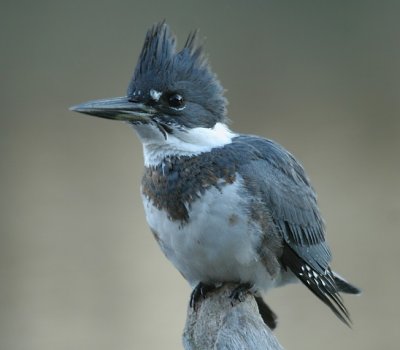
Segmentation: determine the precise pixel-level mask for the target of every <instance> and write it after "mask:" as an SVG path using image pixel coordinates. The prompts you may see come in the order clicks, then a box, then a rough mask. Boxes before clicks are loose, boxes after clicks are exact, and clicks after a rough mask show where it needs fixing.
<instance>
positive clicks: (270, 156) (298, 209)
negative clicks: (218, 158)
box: [235, 136, 331, 273]
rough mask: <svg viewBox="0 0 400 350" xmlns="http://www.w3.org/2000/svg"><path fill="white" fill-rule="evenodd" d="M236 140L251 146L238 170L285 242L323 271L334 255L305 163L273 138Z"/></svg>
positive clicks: (312, 265) (243, 137)
mask: <svg viewBox="0 0 400 350" xmlns="http://www.w3.org/2000/svg"><path fill="white" fill-rule="evenodd" d="M235 143H241V144H242V146H243V147H246V148H248V152H247V153H248V154H249V156H248V158H247V161H245V162H243V163H242V165H241V167H240V168H239V172H240V174H241V175H242V177H243V178H244V179H245V183H246V185H247V187H248V189H249V191H250V192H251V193H252V195H253V196H256V197H258V198H260V200H262V202H263V204H264V205H265V208H266V209H267V210H269V212H270V215H271V218H272V220H273V222H274V224H275V226H276V228H277V231H278V232H279V233H280V234H281V235H282V237H283V239H284V242H285V243H286V244H288V245H289V246H290V248H291V249H293V250H294V251H295V252H296V253H297V254H298V256H299V257H300V258H301V259H302V260H304V262H305V263H307V264H308V265H309V266H311V267H312V268H313V269H314V270H316V271H317V272H319V273H323V272H324V271H325V270H326V269H327V268H328V266H329V262H330V260H331V254H330V251H329V248H328V246H327V243H326V241H325V226H324V222H323V220H322V218H321V214H320V212H319V209H318V206H317V199H316V194H315V192H314V190H313V188H312V187H311V185H310V182H309V180H308V178H307V176H306V174H305V172H304V170H303V168H302V166H301V165H300V164H299V163H298V162H297V161H296V159H295V158H294V157H293V156H292V155H291V154H290V153H289V152H288V151H286V150H285V149H284V148H283V147H282V146H280V145H278V144H277V143H275V142H273V141H270V140H266V139H262V138H259V137H255V136H240V137H238V138H236V139H235ZM245 145H246V146H245ZM250 149H251V151H250Z"/></svg>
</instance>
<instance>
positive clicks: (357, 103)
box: [0, 0, 400, 350]
mask: <svg viewBox="0 0 400 350" xmlns="http://www.w3.org/2000/svg"><path fill="white" fill-rule="evenodd" d="M164 18H165V19H167V22H168V23H169V24H170V25H171V27H172V29H173V31H174V32H175V33H176V34H177V35H178V38H179V42H180V43H181V44H182V42H184V40H185V39H186V35H187V34H188V32H189V31H190V30H192V29H194V28H200V30H201V31H200V35H201V36H202V37H205V38H206V40H205V43H206V49H207V51H208V53H209V54H210V60H211V63H212V66H213V68H214V70H215V71H216V72H217V73H218V76H219V78H220V79H221V81H222V83H223V85H224V87H225V88H226V89H227V93H226V95H227V97H228V98H229V101H230V105H229V116H230V118H231V120H232V124H231V126H232V128H233V129H234V130H235V131H240V132H245V133H256V134H260V135H263V136H266V137H269V138H272V139H274V140H277V141H278V142H280V143H281V144H283V145H284V146H285V147H287V148H288V149H289V150H290V151H291V152H292V153H294V154H295V155H296V156H297V157H298V158H299V159H300V160H301V161H302V163H303V164H304V166H305V168H306V169H307V171H308V174H309V175H310V177H311V179H312V181H313V184H314V186H315V188H316V190H317V191H318V194H319V202H320V206H321V209H322V212H323V214H324V217H325V219H326V222H327V227H328V240H329V243H330V245H331V247H332V250H333V253H334V261H333V267H334V269H336V270H337V271H338V272H340V273H341V274H343V275H344V276H346V277H347V278H348V279H349V280H351V281H352V282H354V283H355V284H357V285H358V286H360V287H361V288H362V289H363V290H364V293H363V295H362V296H361V297H351V296H349V297H348V296H346V297H345V302H346V305H347V306H348V307H349V309H350V311H351V314H352V318H353V321H354V325H353V329H352V330H350V329H348V328H347V327H345V326H344V325H343V324H341V323H340V322H339V321H338V320H337V319H336V318H335V317H334V316H333V314H332V313H331V312H330V311H329V309H328V308H327V307H325V306H324V305H323V304H322V303H321V302H319V301H318V300H317V299H316V298H315V297H314V296H313V295H312V294H311V293H310V292H308V291H307V290H306V288H304V287H303V286H301V285H294V286H288V287H285V288H282V289H278V290H274V291H272V292H271V293H269V294H268V296H267V300H268V301H269V303H270V305H271V307H272V308H273V309H274V310H275V311H276V312H277V314H278V315H279V322H280V323H279V327H278V330H277V332H276V334H277V336H278V338H279V340H280V342H281V343H282V344H283V345H284V346H285V348H287V349H293V350H294V349H296V350H300V349H321V348H323V349H324V350H330V349H363V350H365V349H371V350H372V349H378V348H381V349H386V350H387V349H398V348H399V342H400V331H399V325H400V322H399V316H400V315H399V313H400V304H399V285H400V284H399V272H398V270H399V265H400V257H399V253H398V250H399V246H400V238H399V226H400V202H399V195H400V190H399V168H400V166H399V160H400V155H399V153H400V140H399V138H400V115H399V112H400V98H399V92H400V20H399V18H400V2H398V1H266V0H265V1H261V0H257V1H256V0H254V1H227V0H225V1H176V0H174V1H142V2H138V1H133V0H130V1H122V0H121V1H99V0H97V1H95V0H93V1H76V0H69V1H54V0H53V1H44V0H38V1H26V0H25V1H4V0H2V1H1V9H0V38H1V39H0V48H1V54H0V108H1V114H0V115H1V117H0V118H1V127H0V152H1V172H0V184H1V198H0V216H1V217H0V230H1V231H0V349H4V350H28V349H29V350H63V349H65V350H70V349H73V350H81V349H82V350H91V349H93V350H94V349H96V350H106V349H107V350H110V349H113V350H115V349H117V350H130V349H179V348H181V331H182V329H183V326H184V321H185V313H186V305H187V302H188V297H189V294H190V289H189V287H188V286H187V284H186V282H185V281H184V280H183V278H182V277H181V276H180V274H179V273H178V272H177V271H176V270H175V269H174V268H173V267H172V266H171V265H170V263H169V262H168V261H167V260H166V259H165V258H164V256H163V255H162V253H161V251H160V250H159V248H158V247H157V245H156V242H155V241H154V240H153V237H152V235H151V234H150V232H149V229H148V228H147V226H146V223H145V219H144V213H143V209H142V206H141V200H140V195H139V184H140V177H141V174H142V162H143V160H142V150H141V145H140V142H139V141H138V139H137V138H136V136H135V134H134V132H133V131H132V130H131V129H130V128H129V127H128V126H127V125H125V124H123V123H118V122H112V121H107V120H101V119H96V118H91V117H88V116H83V115H79V114H75V113H72V112H69V111H68V107H69V106H71V105H73V104H77V103H80V102H84V101H86V100H89V99H95V98H105V97H112V96H119V95H123V94H124V93H125V89H126V87H127V84H128V82H129V79H130V76H131V73H132V72H133V68H134V65H135V62H136V58H137V56H138V54H139V52H140V49H141V45H142V42H143V39H144V35H145V32H146V30H147V29H148V27H149V26H150V25H152V24H153V23H154V22H156V21H159V20H162V19H164Z"/></svg>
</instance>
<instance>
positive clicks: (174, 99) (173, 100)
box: [168, 94, 185, 109]
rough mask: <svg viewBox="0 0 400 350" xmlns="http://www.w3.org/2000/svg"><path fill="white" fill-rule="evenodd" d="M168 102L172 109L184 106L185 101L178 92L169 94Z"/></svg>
mask: <svg viewBox="0 0 400 350" xmlns="http://www.w3.org/2000/svg"><path fill="white" fill-rule="evenodd" d="M168 104H169V106H170V107H172V108H174V109H183V107H185V101H184V100H183V97H182V96H181V95H179V94H171V96H169V97H168Z"/></svg>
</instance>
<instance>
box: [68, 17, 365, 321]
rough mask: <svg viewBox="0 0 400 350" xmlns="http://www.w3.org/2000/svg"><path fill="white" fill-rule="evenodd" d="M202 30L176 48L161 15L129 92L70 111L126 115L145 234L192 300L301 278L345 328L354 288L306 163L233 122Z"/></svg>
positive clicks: (236, 295)
mask: <svg viewBox="0 0 400 350" xmlns="http://www.w3.org/2000/svg"><path fill="white" fill-rule="evenodd" d="M223 92H224V90H223V88H222V86H221V84H220V82H219V81H218V79H217V77H216V75H215V74H214V73H213V72H212V71H211V68H210V65H209V63H208V61H207V59H206V57H205V54H204V51H203V48H202V46H201V45H199V44H198V40H197V34H196V32H193V33H191V34H190V35H189V36H188V39H187V40H186V43H185V45H184V47H183V48H182V49H181V50H180V51H177V50H176V39H175V36H174V35H173V34H172V33H171V31H170V29H169V27H168V25H167V24H166V23H165V22H161V23H158V24H156V25H154V26H153V27H152V28H151V29H150V30H149V31H148V32H147V35H146V39H145V42H144V46H143V48H142V51H141V54H140V56H139V60H138V62H137V66H136V68H135V71H134V74H133V77H132V80H131V82H130V84H129V87H128V91H127V94H126V96H124V97H117V98H112V99H105V100H96V101H90V102H86V103H83V104H80V105H77V106H74V107H71V110H73V111H76V112H80V113H85V114H89V115H93V116H97V117H101V118H107V119H115V120H121V121H125V122H127V123H128V124H129V125H131V126H132V127H133V128H134V129H135V131H136V133H137V134H138V136H139V138H140V140H141V142H142V144H143V152H144V164H145V170H144V176H143V179H142V184H141V193H142V199H143V204H144V209H145V213H146V219H147V222H148V224H149V226H150V229H151V231H152V233H153V235H154V237H155V239H156V240H157V242H158V244H159V245H160V247H161V249H162V251H163V252H164V254H165V255H166V257H167V258H168V259H169V260H170V261H171V262H172V263H173V264H174V266H175V267H176V268H177V269H178V270H179V271H180V272H181V274H182V275H183V277H184V278H185V279H186V280H187V281H188V282H189V283H190V285H191V286H192V287H193V288H194V289H193V292H192V296H191V301H190V305H191V306H193V307H197V305H199V304H198V302H199V301H200V299H201V298H204V297H205V296H206V293H207V292H208V291H209V290H210V289H212V288H216V287H218V286H219V285H221V284H223V283H227V282H233V283H237V284H238V287H237V288H236V289H234V291H233V293H232V295H231V297H232V299H233V300H234V301H235V300H236V301H240V300H241V299H242V298H243V295H244V294H243V293H248V292H250V293H253V294H254V295H255V298H256V301H257V304H258V306H259V310H260V313H261V316H262V317H263V319H264V321H265V323H266V324H267V325H268V326H269V327H270V328H275V326H276V316H275V314H274V313H273V312H272V311H271V309H270V308H269V307H268V306H267V305H266V304H265V303H264V301H263V299H262V297H261V295H260V293H261V292H264V291H267V290H269V289H271V288H273V287H278V286H282V285H285V284H287V283H289V282H295V281H301V282H302V283H303V284H304V285H305V286H306V287H307V288H308V289H309V290H310V291H311V292H312V293H314V295H316V296H317V297H318V298H319V299H320V300H322V301H323V302H324V303H325V304H326V305H328V306H329V307H330V309H331V310H332V311H333V312H334V313H335V314H336V316H338V317H339V319H340V320H342V321H343V322H344V323H346V324H347V325H349V324H350V317H349V313H348V311H347V309H346V307H345V306H344V304H343V301H342V298H341V296H340V294H339V293H340V292H343V293H350V294H358V293H359V292H360V291H359V289H358V288H356V287H355V286H353V285H351V284H350V283H348V282H347V281H345V280H344V279H343V278H342V277H340V276H339V275H338V274H336V273H335V272H333V271H332V270H331V268H330V266H329V264H330V261H331V252H330V249H329V247H328V244H327V242H326V237H325V225H324V221H323V219H322V217H321V214H320V211H319V209H318V205H317V197H316V194H315V192H314V189H313V188H312V186H311V185H310V181H309V178H308V177H307V175H306V173H305V172H304V169H303V167H302V166H301V165H300V163H299V162H298V161H297V160H296V159H295V158H294V157H293V156H292V155H291V154H290V153H289V152H288V151H287V150H286V149H285V148H283V147H282V146H281V145H279V144H278V143H276V142H274V141H271V140H268V139H265V138H261V137H258V136H252V135H244V134H237V133H235V132H233V131H231V130H230V129H229V128H228V126H227V122H228V119H227V109H226V105H227V100H226V99H225V97H224V95H223Z"/></svg>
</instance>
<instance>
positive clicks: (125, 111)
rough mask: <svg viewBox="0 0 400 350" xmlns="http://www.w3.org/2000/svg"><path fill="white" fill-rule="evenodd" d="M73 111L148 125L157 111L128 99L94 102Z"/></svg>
mask: <svg viewBox="0 0 400 350" xmlns="http://www.w3.org/2000/svg"><path fill="white" fill-rule="evenodd" d="M70 110H71V111H74V112H79V113H84V114H88V115H93V116H95V117H100V118H106V119H114V120H122V121H130V122H142V123H148V122H149V121H150V117H152V116H153V115H154V114H155V113H156V110H155V109H154V108H152V107H150V106H147V105H145V104H142V103H137V102H131V101H129V100H128V98H127V97H116V98H110V99H105V100H94V101H89V102H85V103H82V104H80V105H76V106H72V107H70Z"/></svg>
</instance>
